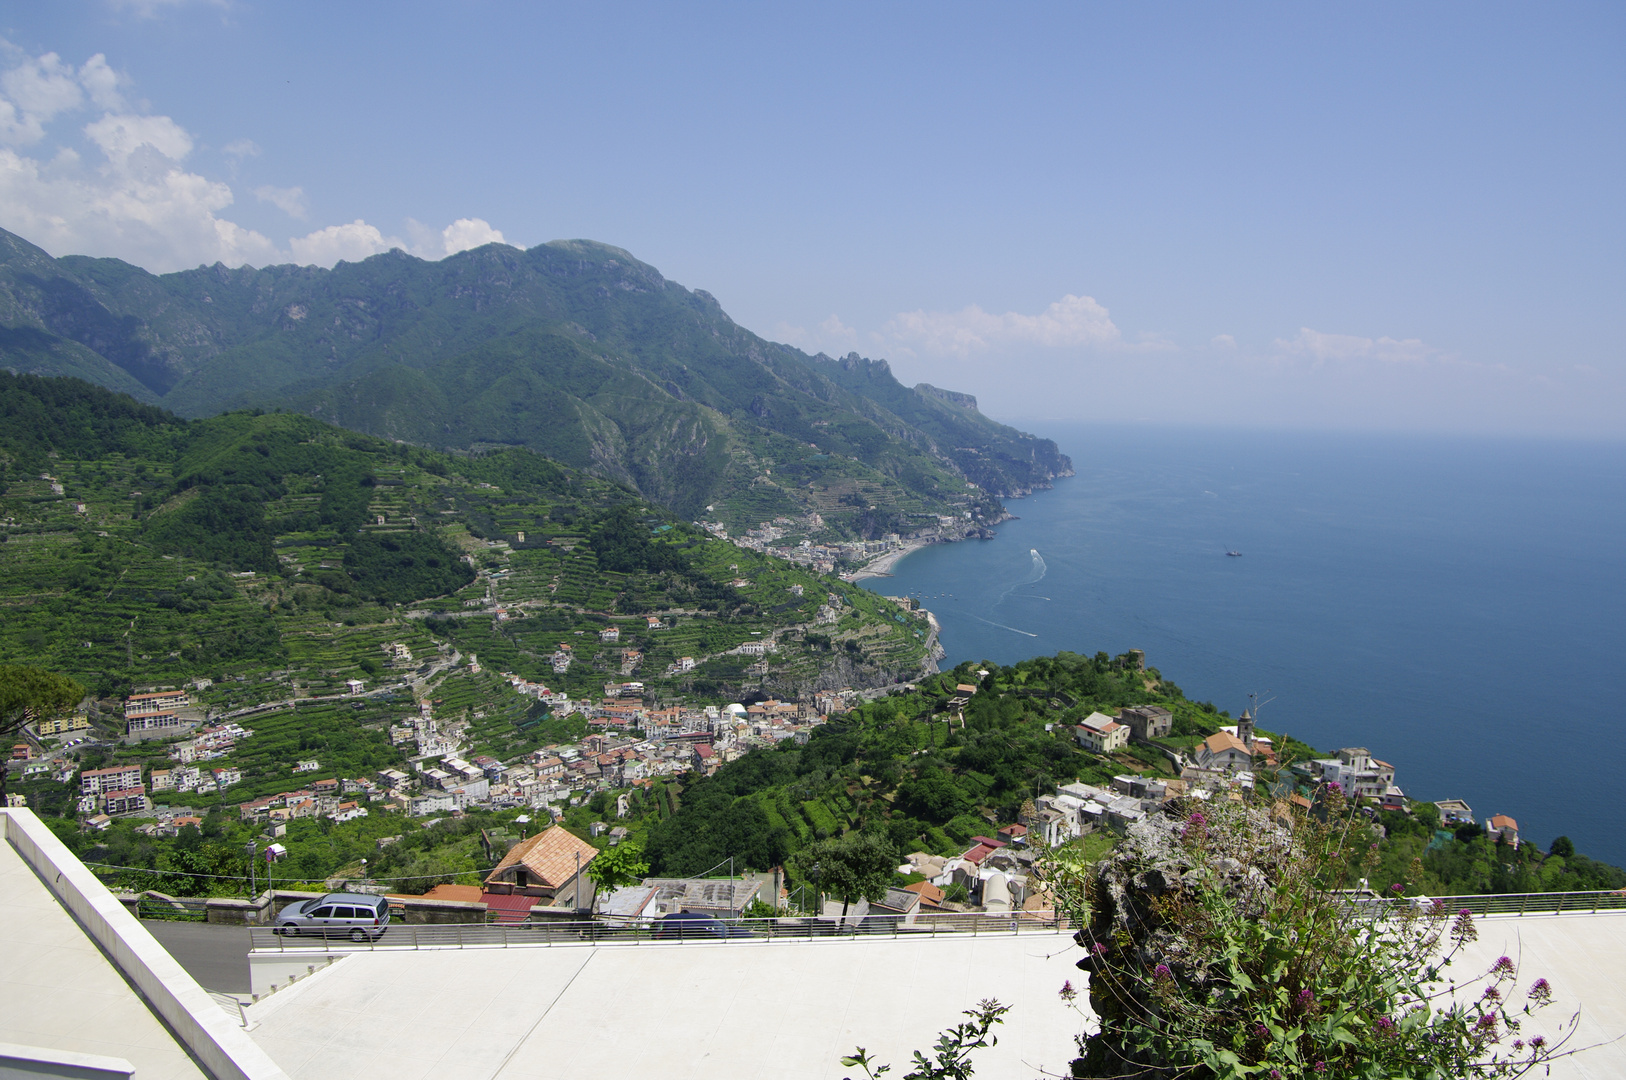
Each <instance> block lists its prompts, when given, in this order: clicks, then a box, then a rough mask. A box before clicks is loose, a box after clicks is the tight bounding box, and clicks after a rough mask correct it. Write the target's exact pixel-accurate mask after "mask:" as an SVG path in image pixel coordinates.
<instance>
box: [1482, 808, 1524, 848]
mask: <svg viewBox="0 0 1626 1080" xmlns="http://www.w3.org/2000/svg"><path fill="white" fill-rule="evenodd" d="M1485 835H1486V836H1487V837H1489V838H1490V839H1491V840H1492V841H1496V840H1504V841H1506V842H1507V843H1509V844H1512V845H1513V846H1514V847H1518V846H1519V823H1518V822H1517V821H1514V820H1513V819H1512V818H1510V817H1508V816H1507V815H1506V814H1493V815H1492V816H1491V819H1490V820H1489V821H1487V822H1485Z"/></svg>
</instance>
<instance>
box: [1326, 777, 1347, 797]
mask: <svg viewBox="0 0 1626 1080" xmlns="http://www.w3.org/2000/svg"><path fill="white" fill-rule="evenodd" d="M1327 793H1328V794H1330V795H1342V794H1343V793H1344V785H1342V784H1340V783H1339V782H1338V781H1336V780H1329V781H1328V782H1327Z"/></svg>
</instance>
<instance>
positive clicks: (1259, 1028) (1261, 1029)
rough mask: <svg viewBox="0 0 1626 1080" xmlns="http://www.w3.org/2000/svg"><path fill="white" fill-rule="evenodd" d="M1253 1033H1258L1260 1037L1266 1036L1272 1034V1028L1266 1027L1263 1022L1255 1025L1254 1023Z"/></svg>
mask: <svg viewBox="0 0 1626 1080" xmlns="http://www.w3.org/2000/svg"><path fill="white" fill-rule="evenodd" d="M1253 1033H1254V1034H1255V1035H1258V1036H1260V1037H1263V1036H1266V1035H1269V1034H1270V1029H1269V1028H1267V1027H1266V1026H1265V1025H1263V1024H1255V1025H1253Z"/></svg>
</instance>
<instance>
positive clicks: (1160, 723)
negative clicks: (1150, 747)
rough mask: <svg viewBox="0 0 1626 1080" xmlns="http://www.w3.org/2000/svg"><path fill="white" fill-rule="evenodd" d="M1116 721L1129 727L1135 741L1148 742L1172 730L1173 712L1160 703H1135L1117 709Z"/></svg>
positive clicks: (1162, 736)
mask: <svg viewBox="0 0 1626 1080" xmlns="http://www.w3.org/2000/svg"><path fill="white" fill-rule="evenodd" d="M1118 723H1120V724H1122V725H1124V726H1125V727H1127V728H1128V729H1129V732H1130V736H1131V737H1132V738H1133V739H1134V740H1135V741H1136V742H1150V741H1151V740H1153V739H1161V738H1164V737H1165V736H1167V735H1168V734H1169V732H1170V731H1172V730H1174V714H1173V713H1171V712H1170V711H1169V710H1167V709H1165V708H1163V707H1162V706H1161V705H1136V706H1133V707H1131V708H1127V709H1120V710H1118Z"/></svg>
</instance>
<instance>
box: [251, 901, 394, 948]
mask: <svg viewBox="0 0 1626 1080" xmlns="http://www.w3.org/2000/svg"><path fill="white" fill-rule="evenodd" d="M389 925H390V904H389V901H388V900H386V899H384V897H382V896H365V895H363V894H361V893H342V892H341V893H328V894H327V895H326V896H322V897H318V898H317V899H315V900H305V901H303V902H300V903H294V904H289V905H288V906H287V907H285V908H283V909H282V910H281V911H279V912H277V925H276V929H277V933H279V934H290V935H296V936H297V935H300V934H310V935H312V936H313V937H348V938H349V939H350V940H351V941H355V942H362V941H377V940H378V937H379V935H380V934H382V933H383V932H384V931H385V930H387V929H389Z"/></svg>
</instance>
